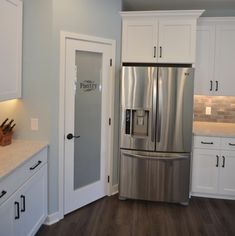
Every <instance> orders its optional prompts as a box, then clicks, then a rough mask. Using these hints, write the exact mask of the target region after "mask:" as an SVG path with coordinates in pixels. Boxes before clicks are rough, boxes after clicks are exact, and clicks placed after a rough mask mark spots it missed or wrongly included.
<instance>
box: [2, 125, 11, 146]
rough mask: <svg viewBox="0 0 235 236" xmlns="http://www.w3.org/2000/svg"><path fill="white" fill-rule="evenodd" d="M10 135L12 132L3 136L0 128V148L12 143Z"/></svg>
mask: <svg viewBox="0 0 235 236" xmlns="http://www.w3.org/2000/svg"><path fill="white" fill-rule="evenodd" d="M12 134H13V132H12V131H11V132H8V133H6V134H4V133H3V131H2V129H1V128H0V146H6V145H10V144H11V142H12Z"/></svg>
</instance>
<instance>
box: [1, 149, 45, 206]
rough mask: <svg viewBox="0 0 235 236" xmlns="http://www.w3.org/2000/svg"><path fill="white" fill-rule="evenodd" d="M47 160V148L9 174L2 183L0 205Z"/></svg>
mask: <svg viewBox="0 0 235 236" xmlns="http://www.w3.org/2000/svg"><path fill="white" fill-rule="evenodd" d="M46 162H47V148H44V149H43V150H41V151H40V152H38V153H37V154H35V155H34V156H33V157H32V158H30V160H28V161H27V162H26V163H24V164H23V165H22V166H20V167H19V168H17V169H16V170H15V171H14V172H12V173H11V174H9V175H8V176H7V177H6V178H4V179H3V180H2V181H1V183H0V205H1V204H2V203H3V202H4V201H5V200H6V199H8V198H9V196H11V195H12V194H13V193H14V192H15V191H16V190H17V189H18V188H19V187H20V186H21V185H22V184H23V183H24V182H25V181H26V180H27V179H29V178H30V177H31V176H32V175H33V174H34V173H36V172H37V171H38V170H39V169H40V168H41V167H42V166H43V165H44V164H45V163H46Z"/></svg>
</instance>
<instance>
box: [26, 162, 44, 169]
mask: <svg viewBox="0 0 235 236" xmlns="http://www.w3.org/2000/svg"><path fill="white" fill-rule="evenodd" d="M41 163H42V161H38V163H36V164H35V165H34V166H32V167H30V168H29V169H30V170H34V169H35V168H37V167H38V166H39V165H40V164H41Z"/></svg>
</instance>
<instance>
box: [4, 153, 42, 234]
mask: <svg viewBox="0 0 235 236" xmlns="http://www.w3.org/2000/svg"><path fill="white" fill-rule="evenodd" d="M39 157H40V156H39ZM44 158H45V157H43V158H42V159H41V160H44V161H45V159H44ZM25 166H26V167H28V166H27V163H26V164H25ZM30 168H31V171H35V172H34V173H33V174H32V176H31V177H30V178H29V179H27V181H26V182H24V183H23V184H22V185H21V186H20V187H19V188H18V189H17V190H16V191H15V192H14V193H13V194H12V195H11V196H10V197H9V198H8V199H7V200H5V201H4V202H3V203H2V204H1V205H0V219H1V220H0V235H1V236H16V235H17V236H28V235H35V233H36V232H37V230H38V229H39V228H40V226H41V225H42V223H43V222H44V221H45V219H46V217H47V163H46V162H43V161H40V160H39V161H38V162H36V164H35V165H33V166H31V167H30ZM28 169H29V168H27V169H25V171H26V170H28ZM24 173H25V172H24ZM12 174H14V173H12Z"/></svg>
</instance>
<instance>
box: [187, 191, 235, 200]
mask: <svg viewBox="0 0 235 236" xmlns="http://www.w3.org/2000/svg"><path fill="white" fill-rule="evenodd" d="M190 195H191V196H192V197H205V198H217V199H226V200H235V196H228V195H222V194H209V193H191V194H190Z"/></svg>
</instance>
